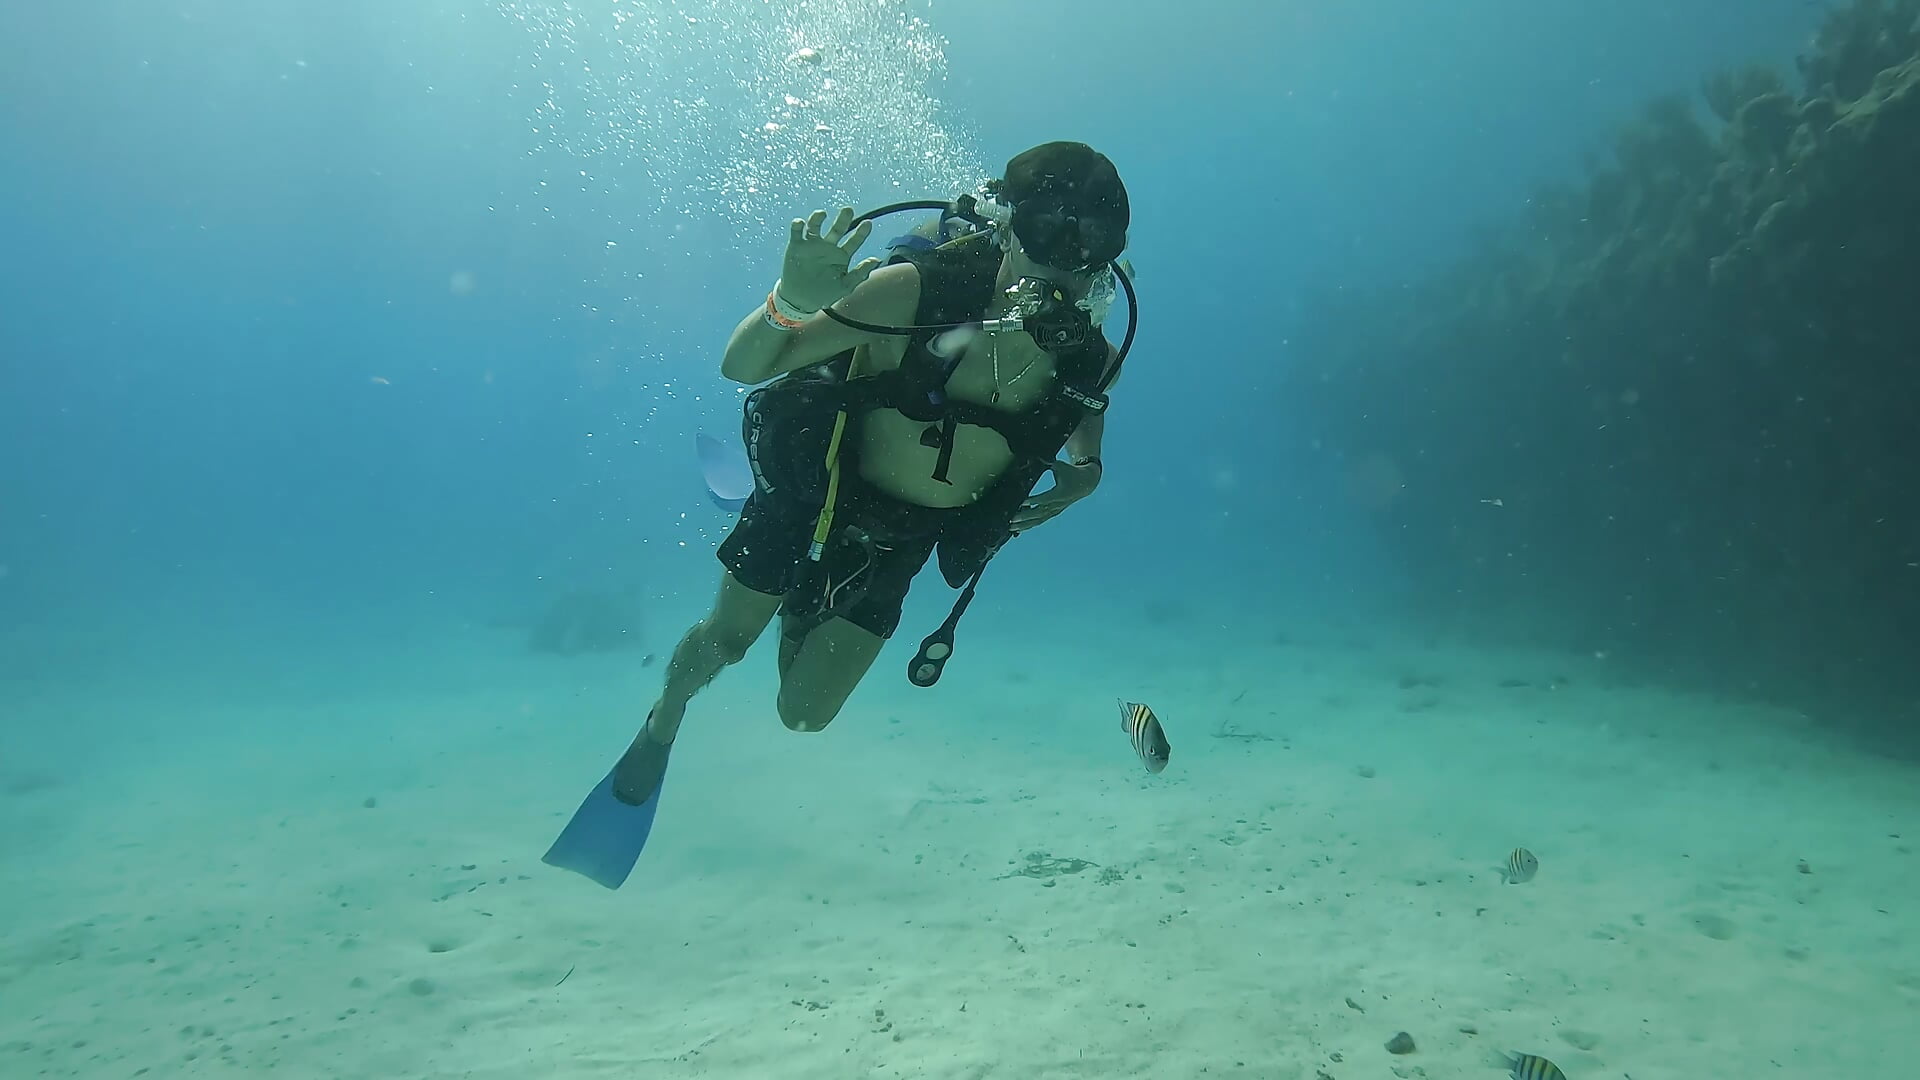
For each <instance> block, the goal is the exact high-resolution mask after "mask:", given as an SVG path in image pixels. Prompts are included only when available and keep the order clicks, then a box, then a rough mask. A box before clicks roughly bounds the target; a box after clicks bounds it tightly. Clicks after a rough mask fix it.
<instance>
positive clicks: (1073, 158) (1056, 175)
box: [988, 142, 1132, 263]
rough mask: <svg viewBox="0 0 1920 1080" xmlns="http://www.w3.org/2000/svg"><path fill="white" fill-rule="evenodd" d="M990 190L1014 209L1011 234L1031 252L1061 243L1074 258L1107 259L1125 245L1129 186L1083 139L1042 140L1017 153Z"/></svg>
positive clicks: (995, 196)
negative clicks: (1075, 140)
mask: <svg viewBox="0 0 1920 1080" xmlns="http://www.w3.org/2000/svg"><path fill="white" fill-rule="evenodd" d="M988 190H990V191H991V192H992V193H993V195H994V198H995V199H996V200H998V201H999V202H1002V203H1004V204H1006V205H1008V206H1010V207H1012V208H1013V231H1014V234H1015V235H1017V236H1019V237H1020V243H1021V245H1022V246H1024V247H1026V248H1027V249H1028V250H1030V251H1032V250H1035V249H1053V250H1054V251H1056V252H1057V251H1059V250H1061V249H1062V248H1065V249H1068V250H1070V251H1071V252H1072V253H1073V255H1074V258H1075V261H1084V262H1088V263H1106V262H1109V261H1111V260H1113V259H1116V258H1119V257H1120V253H1121V251H1123V250H1125V249H1126V246H1127V226H1128V225H1129V224H1130V223H1131V217H1132V211H1131V208H1130V206H1129V204H1128V202H1127V187H1126V185H1125V184H1122V183H1121V182H1120V172H1119V170H1118V169H1115V168H1114V167H1113V162H1112V161H1109V160H1108V159H1107V156H1106V155H1105V154H1102V153H1100V152H1099V151H1097V150H1095V149H1094V148H1093V147H1091V146H1088V145H1087V144H1086V143H1081V142H1050V143H1042V144H1041V145H1039V146H1036V147H1034V148H1033V149H1031V150H1027V151H1024V152H1022V153H1020V154H1017V155H1015V156H1014V158H1013V160H1012V161H1009V162H1007V171H1006V175H1005V176H1004V177H1003V178H1002V179H1000V180H999V181H997V182H994V183H992V184H990V185H989V188H988ZM1063 230H1064V231H1063Z"/></svg>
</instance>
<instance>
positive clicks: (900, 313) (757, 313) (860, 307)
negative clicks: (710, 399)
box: [720, 263, 920, 385]
mask: <svg viewBox="0 0 1920 1080" xmlns="http://www.w3.org/2000/svg"><path fill="white" fill-rule="evenodd" d="M919 304H920V271H919V270H918V269H917V268H916V267H914V266H913V265H912V264H911V263H899V264H896V265H893V266H883V267H881V268H880V269H878V270H875V271H874V272H873V273H872V274H870V275H868V277H867V280H865V281H863V282H861V283H860V284H859V285H858V286H857V287H855V288H854V290H853V291H852V292H850V293H848V294H847V296H846V299H844V300H841V301H840V302H839V303H837V304H835V305H833V309H834V310H835V311H837V312H839V313H840V314H842V315H845V316H846V317H847V318H849V319H857V320H859V321H861V322H871V323H879V324H881V325H886V326H896V325H900V324H901V323H903V322H907V321H910V320H911V319H912V317H913V312H914V309H915V308H916V307H918V306H919ZM871 337H872V335H871V334H868V333H867V332H866V331H864V330H855V329H854V328H853V327H851V326H848V325H846V324H845V323H840V322H836V321H834V320H833V319H832V318H829V317H828V316H827V315H825V314H824V313H822V312H817V311H816V312H814V313H813V314H812V315H810V316H808V317H807V319H806V321H805V322H804V323H802V324H801V325H800V328H799V329H798V330H782V329H779V328H777V327H775V326H772V325H770V324H769V323H768V322H767V318H766V307H765V305H764V304H763V305H761V306H758V307H755V308H754V309H753V311H752V312H751V313H749V314H748V315H747V317H746V318H744V319H741V320H740V325H739V326H736V327H734V329H733V336H732V337H731V338H728V339H727V351H726V354H725V355H723V356H722V357H721V358H720V374H722V375H725V376H726V377H727V378H729V379H732V380H733V381H734V382H738V383H746V384H748V385H752V384H754V383H762V382H766V381H767V380H768V379H771V378H774V377H775V376H778V375H785V374H786V373H787V372H789V371H795V370H798V369H800V368H803V367H806V366H807V365H809V364H817V363H819V362H820V361H822V360H825V359H828V358H829V357H833V356H838V355H839V354H841V353H843V352H846V351H847V350H848V349H851V348H853V347H854V346H855V345H859V344H860V343H862V342H864V341H867V340H868V339H869V338H871Z"/></svg>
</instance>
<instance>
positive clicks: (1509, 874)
mask: <svg viewBox="0 0 1920 1080" xmlns="http://www.w3.org/2000/svg"><path fill="white" fill-rule="evenodd" d="M1539 872H1540V860H1539V859H1536V858H1534V857H1533V852H1531V851H1528V850H1527V849H1526V848H1523V847H1517V848H1514V849H1513V854H1511V855H1508V856H1507V865H1505V866H1503V867H1501V868H1500V879H1501V880H1502V881H1505V882H1506V883H1507V884H1509V885H1519V884H1521V883H1523V882H1528V881H1532V880H1533V875H1535V874H1537V873H1539Z"/></svg>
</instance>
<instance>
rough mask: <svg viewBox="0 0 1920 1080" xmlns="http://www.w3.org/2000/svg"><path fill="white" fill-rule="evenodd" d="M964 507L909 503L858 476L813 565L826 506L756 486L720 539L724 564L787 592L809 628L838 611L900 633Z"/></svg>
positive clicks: (789, 605)
mask: <svg viewBox="0 0 1920 1080" xmlns="http://www.w3.org/2000/svg"><path fill="white" fill-rule="evenodd" d="M956 513H958V511H956V510H948V509H936V508H932V507H925V506H915V505H913V504H911V503H903V502H901V501H899V500H898V499H894V498H891V497H889V496H886V495H882V494H880V493H879V492H877V491H875V490H873V489H872V488H871V487H870V486H868V485H866V484H865V483H863V482H861V481H859V480H858V479H857V478H854V477H852V476H843V477H842V478H841V492H840V506H839V508H838V509H837V510H836V512H835V514H834V519H833V526H832V533H831V535H830V539H829V540H828V543H827V547H826V550H825V552H824V553H823V554H822V556H821V560H820V563H819V564H818V566H809V565H807V564H808V562H809V560H808V559H807V548H808V546H809V545H811V544H812V542H813V532H814V527H815V525H816V523H817V521H818V517H819V508H818V507H806V506H792V505H788V504H786V503H784V502H783V501H782V500H778V499H774V498H771V497H769V496H768V495H767V494H766V492H764V491H761V490H758V489H756V490H755V491H754V493H753V494H752V495H750V496H748V498H747V502H746V505H745V506H743V507H741V508H740V520H739V521H738V522H737V523H735V525H734V527H733V531H732V532H730V533H728V534H727V538H726V540H725V541H724V542H722V543H721V545H720V550H719V552H718V555H719V558H720V563H721V565H723V566H725V567H726V568H727V572H728V573H730V574H732V575H733V577H734V580H736V581H738V582H739V583H740V584H742V585H745V586H746V587H747V588H749V589H752V590H753V591H754V592H757V593H764V594H766V595H768V596H778V597H781V598H782V601H781V605H780V610H781V612H782V614H783V615H787V616H791V617H796V622H797V625H798V626H799V627H800V632H801V633H804V632H806V631H807V630H810V629H811V628H812V627H813V626H816V625H818V624H819V622H820V621H824V619H826V618H828V617H832V616H838V617H839V618H843V619H845V620H847V621H848V622H850V623H852V624H853V625H855V626H858V627H859V628H861V629H862V630H865V631H867V632H868V633H870V634H873V635H875V636H877V637H881V638H889V637H892V636H893V632H894V630H895V629H896V628H897V627H898V626H899V625H900V610H901V607H902V606H903V605H904V604H905V603H906V599H907V589H908V587H909V586H911V585H912V584H913V579H914V576H915V575H916V574H918V573H919V572H920V569H921V567H923V566H925V565H926V563H927V557H928V556H929V555H931V554H932V553H933V549H934V545H935V544H936V543H938V541H939V539H940V533H941V530H942V528H943V526H945V525H946V523H947V522H948V521H949V519H951V517H952V516H953V515H954V514H956Z"/></svg>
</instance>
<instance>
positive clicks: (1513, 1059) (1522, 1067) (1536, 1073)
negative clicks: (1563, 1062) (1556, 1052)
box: [1506, 1054, 1567, 1080]
mask: <svg viewBox="0 0 1920 1080" xmlns="http://www.w3.org/2000/svg"><path fill="white" fill-rule="evenodd" d="M1506 1059H1507V1062H1506V1063H1507V1066H1508V1067H1509V1068H1511V1069H1512V1070H1513V1072H1512V1073H1510V1074H1509V1075H1511V1076H1512V1077H1513V1080H1567V1074H1566V1073H1563V1072H1561V1071H1560V1066H1558V1065H1555V1064H1554V1063H1553V1062H1551V1061H1548V1060H1547V1059H1546V1058H1543V1057H1541V1056H1540V1055H1539V1054H1507V1055H1506Z"/></svg>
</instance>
